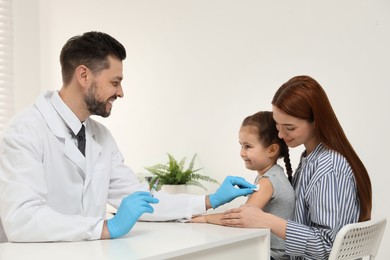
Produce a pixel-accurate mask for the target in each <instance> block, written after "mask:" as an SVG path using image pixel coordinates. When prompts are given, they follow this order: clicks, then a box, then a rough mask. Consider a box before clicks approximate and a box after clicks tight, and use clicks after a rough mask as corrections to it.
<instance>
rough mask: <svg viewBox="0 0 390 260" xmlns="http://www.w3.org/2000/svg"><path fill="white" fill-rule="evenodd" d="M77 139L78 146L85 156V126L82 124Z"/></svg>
mask: <svg viewBox="0 0 390 260" xmlns="http://www.w3.org/2000/svg"><path fill="white" fill-rule="evenodd" d="M76 137H77V146H78V148H79V150H80V152H81V153H82V154H83V155H84V156H85V126H84V125H83V124H81V129H80V131H79V133H78V134H77V135H76Z"/></svg>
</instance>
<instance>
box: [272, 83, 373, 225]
mask: <svg viewBox="0 0 390 260" xmlns="http://www.w3.org/2000/svg"><path fill="white" fill-rule="evenodd" d="M272 105H274V106H276V107H277V108H278V109H280V110H281V111H283V112H284V113H286V114H288V115H290V116H293V117H297V118H300V119H304V120H307V121H308V122H314V127H315V132H316V135H317V137H318V138H319V139H320V141H321V142H322V144H324V145H325V146H326V147H327V148H328V149H331V150H334V151H337V152H338V153H340V154H341V155H343V156H344V157H345V158H346V159H347V161H348V162H349V164H350V165H351V168H352V170H353V173H354V176H355V180H356V185H357V190H358V196H359V200H360V217H359V221H365V220H369V219H370V218H371V209H372V190H371V181H370V177H369V176H368V173H367V170H366V168H365V167H364V165H363V163H362V161H361V160H360V159H359V157H358V155H357V154H356V152H355V150H354V149H353V147H352V145H351V144H350V142H349V141H348V139H347V137H346V135H345V133H344V131H343V129H342V127H341V125H340V123H339V121H338V119H337V117H336V114H335V113H334V111H333V108H332V106H331V104H330V102H329V99H328V97H327V95H326V93H325V91H324V89H323V88H322V87H321V86H320V84H319V83H318V82H317V81H316V80H314V79H313V78H311V77H309V76H297V77H294V78H292V79H290V80H289V81H287V82H286V83H284V84H283V85H282V86H281V87H280V88H279V89H278V91H277V92H276V93H275V96H274V98H273V100H272Z"/></svg>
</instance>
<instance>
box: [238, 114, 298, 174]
mask: <svg viewBox="0 0 390 260" xmlns="http://www.w3.org/2000/svg"><path fill="white" fill-rule="evenodd" d="M244 126H252V127H256V128H257V134H258V136H257V137H258V140H259V142H260V143H261V144H262V145H263V146H264V147H269V146H270V145H272V144H277V145H278V146H279V155H278V158H283V160H284V164H285V167H286V173H287V176H288V180H289V181H290V182H291V179H292V172H293V171H292V168H291V162H290V153H289V150H288V146H287V144H286V143H285V142H284V140H283V139H280V138H279V136H278V130H277V129H276V122H275V120H274V118H273V116H272V112H270V111H260V112H257V113H256V114H253V115H251V116H248V117H246V118H245V119H244V121H243V122H242V124H241V127H244Z"/></svg>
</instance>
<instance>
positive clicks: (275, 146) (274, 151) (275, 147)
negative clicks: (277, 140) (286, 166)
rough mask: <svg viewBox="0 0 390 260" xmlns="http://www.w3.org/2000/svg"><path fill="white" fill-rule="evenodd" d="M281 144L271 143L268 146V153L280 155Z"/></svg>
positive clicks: (272, 155)
mask: <svg viewBox="0 0 390 260" xmlns="http://www.w3.org/2000/svg"><path fill="white" fill-rule="evenodd" d="M279 149H280V147H279V145H278V144H271V145H270V146H268V153H269V155H270V156H271V157H274V156H278V155H279Z"/></svg>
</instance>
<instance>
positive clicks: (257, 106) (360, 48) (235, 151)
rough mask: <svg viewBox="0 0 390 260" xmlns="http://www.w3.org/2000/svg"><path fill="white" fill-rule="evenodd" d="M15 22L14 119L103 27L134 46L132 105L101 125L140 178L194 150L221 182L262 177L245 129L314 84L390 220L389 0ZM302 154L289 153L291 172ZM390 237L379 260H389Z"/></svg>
mask: <svg viewBox="0 0 390 260" xmlns="http://www.w3.org/2000/svg"><path fill="white" fill-rule="evenodd" d="M14 16H15V17H14V18H15V23H14V28H15V58H16V61H15V85H16V88H15V94H16V110H17V111H20V110H21V109H22V108H23V107H25V106H26V105H29V104H31V103H32V102H33V100H34V99H35V97H36V96H37V95H38V94H39V93H41V92H43V91H45V90H47V89H59V88H60V87H61V76H60V66H59V61H58V60H59V52H60V50H61V48H62V46H63V44H64V43H65V41H66V40H67V39H68V38H70V37H72V36H74V35H77V34H81V33H83V32H85V31H91V30H98V31H104V32H107V33H109V34H111V35H112V36H114V37H115V38H117V39H118V40H119V41H121V42H122V43H123V44H124V45H125V47H126V48H127V51H128V58H127V59H126V61H125V62H124V75H125V79H124V81H123V86H124V91H125V98H124V99H122V100H117V101H116V102H115V104H114V108H113V113H112V116H111V117H110V118H108V119H100V118H98V120H99V121H101V122H103V123H104V124H106V125H107V126H108V127H109V128H110V129H111V131H112V133H113V135H114V137H115V138H116V140H117V142H118V145H119V147H120V148H121V150H122V152H123V154H124V156H125V160H126V163H127V164H129V165H130V166H131V167H132V168H133V169H134V171H135V172H137V173H141V172H144V169H143V167H144V166H149V165H151V164H154V163H157V162H164V161H165V160H166V153H167V152H170V153H172V154H173V155H174V156H176V157H178V158H179V159H180V158H182V157H184V156H187V157H189V158H190V157H191V156H192V155H193V154H194V153H197V154H198V160H197V162H196V163H197V167H203V168H204V171H203V173H205V174H208V175H210V176H212V177H214V178H216V179H218V180H219V181H222V180H223V179H224V177H225V176H226V175H227V174H230V175H240V176H243V177H245V178H247V179H248V180H250V181H251V180H253V179H254V177H255V173H254V172H251V171H248V170H246V169H245V167H244V163H243V162H242V161H241V158H240V156H239V150H240V146H239V144H238V130H239V127H240V124H241V121H242V120H243V118H244V117H246V116H247V115H250V114H253V113H255V112H257V111H259V110H270V109H271V104H270V101H271V99H272V97H273V94H274V92H275V91H276V90H277V88H278V87H279V86H280V85H281V84H283V83H284V82H285V81H287V80H288V79H289V78H291V77H293V76H295V75H301V74H307V75H311V76H313V77H314V78H315V79H317V80H318V81H319V82H320V84H321V85H322V86H323V87H324V89H325V90H326V92H327V93H328V96H329V99H330V100H331V103H332V105H333V107H334V110H335V112H336V114H337V116H338V118H339V120H340V122H341V124H342V126H343V128H344V130H345V132H346V134H347V136H348V138H349V140H350V142H351V143H352V144H353V146H354V148H355V149H356V151H357V152H358V154H359V155H360V157H361V159H362V160H363V162H364V163H365V165H366V167H367V169H368V171H369V173H370V176H371V181H372V186H373V195H374V201H373V202H374V205H373V218H379V217H388V216H389V207H388V205H389V202H388V200H389V199H388V198H389V195H388V189H389V188H388V187H389V185H390V182H389V145H390V141H389V140H390V139H389V134H390V126H389V125H390V124H389V116H388V112H389V111H390V109H389V108H390V105H389V98H390V90H389V75H390V73H389V60H390V50H389V46H390V2H389V1H387V0H383V1H378V0H346V1H336V0H331V1H302V0H299V1H287V0H286V1H247V0H240V1H239V0H236V1H232V0H230V1H229V0H164V1H163V0H159V1H158V0H156V1H150V0H144V1H135V0H116V1H103V0H83V1H79V0H78V1H76V0H67V1H52V0H29V1H23V0H14ZM302 150H303V148H302V147H299V148H296V149H293V150H292V151H291V153H292V160H293V165H294V167H296V166H297V164H298V157H299V154H300V153H301V152H302ZM207 186H208V188H209V192H212V191H213V190H215V189H216V186H214V185H207ZM194 192H202V191H194ZM233 204H234V203H233ZM236 204H237V203H236ZM388 226H389V225H388ZM389 229H390V228H389V227H388V228H387V231H386V233H385V237H384V240H383V241H382V246H381V248H380V251H379V255H378V259H388V258H390V249H388V248H387V247H386V245H388V244H389V240H390V238H389Z"/></svg>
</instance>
